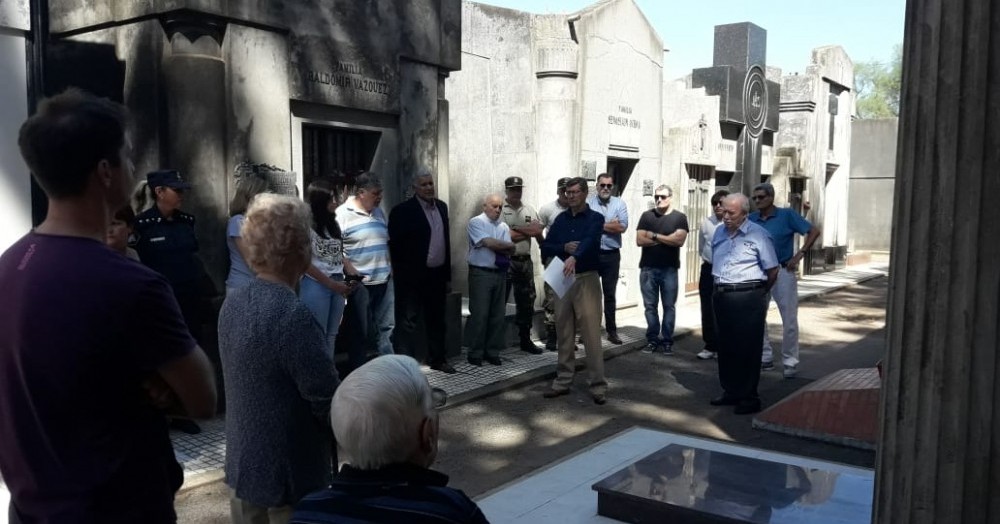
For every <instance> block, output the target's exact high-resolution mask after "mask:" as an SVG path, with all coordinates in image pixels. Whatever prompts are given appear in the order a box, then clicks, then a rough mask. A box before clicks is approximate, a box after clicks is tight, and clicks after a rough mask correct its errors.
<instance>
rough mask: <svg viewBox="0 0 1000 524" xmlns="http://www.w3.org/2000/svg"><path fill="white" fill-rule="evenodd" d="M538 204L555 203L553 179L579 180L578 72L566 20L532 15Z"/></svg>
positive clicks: (573, 43) (576, 59)
mask: <svg viewBox="0 0 1000 524" xmlns="http://www.w3.org/2000/svg"><path fill="white" fill-rule="evenodd" d="M532 23H533V32H534V34H535V46H534V47H535V77H536V79H537V86H538V90H537V100H538V101H537V102H536V103H535V126H536V133H535V136H536V137H537V140H536V147H537V151H538V153H537V155H538V157H537V158H538V179H537V182H536V184H537V188H536V189H535V191H536V194H537V195H540V198H539V205H541V204H542V203H545V202H549V201H551V200H553V199H555V192H556V181H557V180H559V179H560V178H562V177H574V176H580V174H581V173H580V165H579V164H578V162H579V155H578V154H577V142H578V137H577V134H576V129H577V124H576V122H577V118H578V117H577V76H578V75H577V71H578V70H579V64H578V48H579V45H578V44H577V43H576V42H574V41H573V40H572V39H571V37H570V30H569V24H568V23H567V21H566V17H565V16H559V15H556V16H536V17H533V20H532Z"/></svg>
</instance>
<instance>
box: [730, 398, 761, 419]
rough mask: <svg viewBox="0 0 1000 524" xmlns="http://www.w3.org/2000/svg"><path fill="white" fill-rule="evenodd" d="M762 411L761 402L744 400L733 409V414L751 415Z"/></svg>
mask: <svg viewBox="0 0 1000 524" xmlns="http://www.w3.org/2000/svg"><path fill="white" fill-rule="evenodd" d="M758 411H760V401H759V400H743V401H741V402H740V403H739V404H736V407H735V408H733V413H736V414H737V415H749V414H751V413H757V412H758Z"/></svg>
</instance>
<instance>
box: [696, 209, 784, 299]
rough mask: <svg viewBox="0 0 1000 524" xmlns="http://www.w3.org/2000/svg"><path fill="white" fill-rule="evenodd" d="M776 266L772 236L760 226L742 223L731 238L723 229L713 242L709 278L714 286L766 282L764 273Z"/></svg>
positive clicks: (749, 222)
mask: <svg viewBox="0 0 1000 524" xmlns="http://www.w3.org/2000/svg"><path fill="white" fill-rule="evenodd" d="M777 266H778V257H777V256H775V254H774V246H773V245H772V244H771V235H769V234H768V233H767V230H766V229H764V228H763V227H762V226H759V225H757V224H754V223H753V222H751V221H750V220H744V221H743V224H741V225H740V227H738V228H736V232H735V233H734V234H732V235H730V234H729V230H728V229H726V227H725V226H722V227H720V228H718V229H716V231H715V236H714V237H713V238H712V277H714V280H715V283H716V284H738V283H740V282H751V281H754V280H758V281H760V280H767V270H769V269H771V268H774V267H777Z"/></svg>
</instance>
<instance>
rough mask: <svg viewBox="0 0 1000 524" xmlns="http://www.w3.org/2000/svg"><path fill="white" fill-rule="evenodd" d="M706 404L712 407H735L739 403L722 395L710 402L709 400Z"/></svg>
mask: <svg viewBox="0 0 1000 524" xmlns="http://www.w3.org/2000/svg"><path fill="white" fill-rule="evenodd" d="M708 403H709V404H711V405H713V406H735V405H737V404H739V403H740V401H739V400H737V399H735V398H733V397H727V396H725V395H722V396H721V397H715V398H713V399H712V400H709V401H708Z"/></svg>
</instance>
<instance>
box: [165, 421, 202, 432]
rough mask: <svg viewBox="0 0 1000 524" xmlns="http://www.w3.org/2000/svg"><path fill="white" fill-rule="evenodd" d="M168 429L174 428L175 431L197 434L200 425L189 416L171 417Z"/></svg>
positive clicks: (199, 430)
mask: <svg viewBox="0 0 1000 524" xmlns="http://www.w3.org/2000/svg"><path fill="white" fill-rule="evenodd" d="M170 429H176V430H177V431H181V432H184V433H187V434H188V435H197V434H198V433H201V427H200V426H199V425H198V424H197V423H196V422H195V421H193V420H191V419H189V418H171V419H170Z"/></svg>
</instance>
